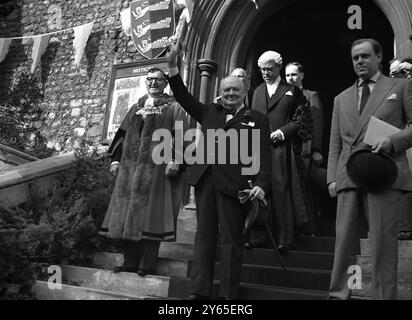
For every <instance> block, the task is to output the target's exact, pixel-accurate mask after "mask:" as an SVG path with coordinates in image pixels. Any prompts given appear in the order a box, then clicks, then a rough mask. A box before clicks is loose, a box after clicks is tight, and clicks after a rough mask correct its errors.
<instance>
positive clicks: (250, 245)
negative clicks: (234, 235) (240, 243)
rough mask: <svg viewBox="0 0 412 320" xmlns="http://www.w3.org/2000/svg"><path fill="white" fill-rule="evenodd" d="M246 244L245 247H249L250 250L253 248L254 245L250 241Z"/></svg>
mask: <svg viewBox="0 0 412 320" xmlns="http://www.w3.org/2000/svg"><path fill="white" fill-rule="evenodd" d="M244 246H245V249H248V250H251V249H253V246H252V244H251V243H250V242H245V244H244Z"/></svg>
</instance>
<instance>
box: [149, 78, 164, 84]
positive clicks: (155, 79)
mask: <svg viewBox="0 0 412 320" xmlns="http://www.w3.org/2000/svg"><path fill="white" fill-rule="evenodd" d="M146 81H147V82H149V83H150V82H152V81H156V82H162V81H166V79H165V78H155V77H147V78H146Z"/></svg>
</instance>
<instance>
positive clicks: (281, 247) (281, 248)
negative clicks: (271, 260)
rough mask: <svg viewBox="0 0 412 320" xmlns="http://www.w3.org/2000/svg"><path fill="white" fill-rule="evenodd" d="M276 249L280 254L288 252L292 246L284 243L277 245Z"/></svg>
mask: <svg viewBox="0 0 412 320" xmlns="http://www.w3.org/2000/svg"><path fill="white" fill-rule="evenodd" d="M278 249H279V251H281V252H288V251H289V250H291V249H292V246H291V245H289V244H286V243H282V244H280V245H278Z"/></svg>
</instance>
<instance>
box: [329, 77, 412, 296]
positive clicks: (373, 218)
mask: <svg viewBox="0 0 412 320" xmlns="http://www.w3.org/2000/svg"><path fill="white" fill-rule="evenodd" d="M357 101H358V87H357V82H356V83H355V84H354V85H353V86H351V87H349V88H348V89H346V90H345V91H343V92H342V93H340V94H339V95H338V96H337V97H336V98H335V102H334V109H333V116H332V127H331V134H330V148H329V160H328V172H327V180H328V184H330V183H332V182H336V190H337V192H338V210H337V217H336V244H335V259H334V266H333V271H332V279H331V285H330V292H329V295H330V297H331V298H338V299H348V298H349V296H350V288H348V282H347V279H348V277H349V275H348V267H349V266H350V265H352V264H355V259H356V256H355V255H356V254H357V251H358V250H359V213H360V211H363V212H364V213H365V214H366V215H367V217H368V222H369V232H370V241H371V253H372V265H373V270H372V274H373V280H372V286H371V291H372V297H374V298H383V299H396V295H397V290H396V289H397V261H398V220H399V214H400V210H399V203H400V202H401V192H408V191H409V192H410V191H412V175H411V172H410V170H409V167H408V160H407V158H406V149H408V148H410V147H411V146H412V127H409V128H406V129H405V126H406V124H408V123H412V85H411V83H410V81H409V82H408V80H404V79H391V78H388V77H385V76H383V75H380V76H379V77H378V78H377V81H376V84H375V86H374V89H373V91H372V92H371V94H370V97H369V99H368V101H367V104H366V105H365V108H364V110H363V112H362V114H361V115H359V112H358V110H357ZM372 115H373V116H375V117H377V118H379V119H381V120H383V121H385V122H387V123H389V124H391V125H393V126H395V127H397V128H399V129H403V130H402V131H400V132H399V133H397V134H394V135H392V136H390V137H389V138H390V140H391V142H392V146H393V153H392V156H393V158H394V160H395V162H396V165H397V167H398V177H397V178H396V181H395V183H394V184H393V185H392V187H391V188H390V189H388V190H386V191H384V192H380V193H376V194H372V193H368V192H366V191H363V190H361V189H359V188H358V186H357V185H355V184H354V183H353V182H352V181H351V179H350V178H349V176H348V173H347V171H346V164H347V162H348V160H349V157H350V156H351V154H352V153H353V152H354V151H356V150H357V149H359V148H362V146H363V145H364V144H363V139H364V137H365V133H366V129H367V124H368V122H369V119H370V117H371V116H372Z"/></svg>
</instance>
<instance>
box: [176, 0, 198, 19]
mask: <svg viewBox="0 0 412 320" xmlns="http://www.w3.org/2000/svg"><path fill="white" fill-rule="evenodd" d="M176 3H177V5H178V6H181V7H183V8H184V9H183V12H182V15H183V16H184V17H185V18H186V22H187V23H190V21H191V20H192V17H193V8H194V6H195V4H194V0H180V1H176Z"/></svg>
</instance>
